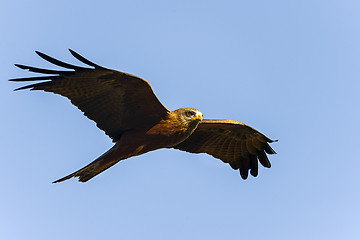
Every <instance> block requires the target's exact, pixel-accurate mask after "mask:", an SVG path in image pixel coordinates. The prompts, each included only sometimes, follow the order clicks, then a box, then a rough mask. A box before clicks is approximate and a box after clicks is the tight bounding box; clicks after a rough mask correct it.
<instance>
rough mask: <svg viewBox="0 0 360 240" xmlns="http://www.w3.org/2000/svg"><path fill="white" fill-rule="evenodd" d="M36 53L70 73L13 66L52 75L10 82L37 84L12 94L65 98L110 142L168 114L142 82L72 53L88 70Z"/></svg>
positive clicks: (152, 124)
mask: <svg viewBox="0 0 360 240" xmlns="http://www.w3.org/2000/svg"><path fill="white" fill-rule="evenodd" d="M69 50H70V49H69ZM36 53H37V54H38V55H39V56H40V57H41V58H43V59H44V60H46V61H48V62H50V63H52V64H54V65H57V66H60V67H63V68H66V69H70V70H67V71H59V70H49V69H42V68H36V67H30V66H25V65H20V64H15V65H16V66H17V67H19V68H21V69H26V70H29V71H31V72H35V73H43V74H52V75H49V76H40V77H29V78H18V79H10V81H18V82H27V81H41V82H39V83H34V84H30V85H26V86H23V87H20V88H17V89H15V90H22V89H30V90H43V91H46V92H52V93H55V94H59V95H62V96H64V97H66V98H68V99H69V100H70V101H71V103H73V104H74V105H75V106H77V107H78V108H79V109H80V110H81V111H82V112H83V113H84V115H85V116H87V117H88V118H89V119H91V120H94V121H95V122H96V125H97V126H98V127H99V128H100V129H102V130H104V131H105V133H106V134H107V135H108V136H110V137H111V138H112V139H113V141H117V140H118V139H119V138H120V137H121V135H122V133H123V132H125V131H127V130H129V129H137V128H139V127H142V128H146V127H152V126H154V125H155V124H156V123H158V122H159V121H160V120H161V119H164V118H165V117H166V116H167V114H168V113H169V111H168V110H167V109H166V108H165V107H164V106H163V105H162V104H161V103H160V101H159V100H158V99H157V98H156V96H155V94H154V92H153V91H152V89H151V86H150V84H149V83H148V82H147V81H146V80H144V79H141V78H139V77H136V76H133V75H130V74H127V73H123V72H119V71H115V70H111V69H107V68H104V67H101V66H99V65H97V64H95V63H93V62H91V61H89V60H87V59H85V58H84V57H82V56H80V55H79V54H78V53H76V52H74V51H73V50H70V53H71V54H72V55H73V56H74V57H75V58H76V59H77V60H79V61H80V62H82V63H85V64H86V65H88V66H90V67H80V66H75V65H72V64H69V63H65V62H62V61H60V60H57V59H55V58H53V57H50V56H48V55H46V54H44V53H41V52H36Z"/></svg>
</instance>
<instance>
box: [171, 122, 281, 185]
mask: <svg viewBox="0 0 360 240" xmlns="http://www.w3.org/2000/svg"><path fill="white" fill-rule="evenodd" d="M271 142H273V140H271V139H269V138H268V137H266V136H265V135H263V134H262V133H260V132H258V131H257V130H255V129H253V128H252V127H250V126H247V125H245V124H243V123H240V122H238V121H234V120H209V119H204V120H203V121H202V122H201V123H200V124H199V126H198V128H197V129H196V130H195V131H194V132H193V134H192V135H191V136H190V137H189V138H187V139H186V140H185V141H183V142H182V143H180V144H178V145H176V146H174V147H173V148H175V149H179V150H183V151H187V152H191V153H207V154H210V155H212V156H214V157H215V158H219V159H221V160H222V161H223V162H225V163H229V164H230V166H231V167H232V168H233V169H239V171H240V175H241V177H242V178H243V179H246V178H247V177H248V174H249V170H250V174H251V175H252V176H254V177H256V176H257V175H258V161H259V162H260V163H261V165H263V166H264V167H267V168H269V167H270V166H271V164H270V161H269V159H268V157H267V155H266V153H268V154H275V151H274V150H273V149H272V148H271V147H270V145H269V144H268V143H271Z"/></svg>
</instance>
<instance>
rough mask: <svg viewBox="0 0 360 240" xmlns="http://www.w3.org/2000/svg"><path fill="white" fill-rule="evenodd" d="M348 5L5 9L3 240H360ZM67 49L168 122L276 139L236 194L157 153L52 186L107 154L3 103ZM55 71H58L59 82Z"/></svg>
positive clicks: (39, 107) (359, 30) (359, 7)
mask: <svg viewBox="0 0 360 240" xmlns="http://www.w3.org/2000/svg"><path fill="white" fill-rule="evenodd" d="M359 12H360V2H359V1H355V0H354V1H350V0H342V1H334V0H326V1H321V0H319V1H310V0H302V1H285V0H283V1H281V0H274V1H265V0H262V1H261V0H259V1H243V0H241V1H136V0H135V1H134V0H133V1H70V0H63V1H36V0H34V1H10V0H5V1H3V2H2V7H1V8H0V22H1V31H2V34H1V35H2V36H1V38H0V50H1V54H0V79H1V81H0V91H1V93H0V109H1V118H0V122H1V125H0V132H1V135H0V149H1V157H0V159H1V161H0V163H1V168H0V172H1V174H0V189H1V197H0V212H1V214H0V226H1V227H0V238H1V239H360V228H359V220H360V217H359V215H360V207H359V202H360V194H359V182H360V176H359V168H360V159H359V156H358V152H356V149H358V148H359V120H360V114H359V105H360V101H359V100H360V97H359V87H360V84H359V82H360V68H359V66H360V46H359V43H360V24H359V23H360V14H359ZM68 48H72V49H74V50H75V51H77V52H79V53H80V54H82V55H83V56H85V57H87V58H88V59H90V60H92V61H94V62H96V63H98V64H100V65H103V66H105V67H108V68H113V69H117V70H121V71H125V72H128V73H132V74H135V75H137V76H140V77H142V78H145V79H147V80H148V81H149V82H150V84H151V85H152V87H153V90H154V92H155V93H156V95H157V96H158V98H159V99H160V101H162V102H163V104H164V105H165V106H166V107H168V108H169V109H171V110H174V109H177V108H179V107H195V108H197V109H199V110H201V111H202V112H203V114H204V117H205V118H228V119H235V120H239V121H241V122H244V123H246V124H249V125H251V126H252V127H254V128H256V129H258V130H259V131H261V132H263V133H264V134H266V135H267V136H268V137H270V138H273V139H279V140H280V141H279V142H278V143H274V144H272V147H273V148H274V149H275V150H276V151H277V152H278V154H277V155H272V156H270V161H271V163H272V168H271V169H265V168H262V167H261V168H260V169H259V176H258V177H257V178H253V177H249V179H248V180H246V181H243V180H242V179H241V178H240V176H239V173H238V172H237V171H234V170H232V169H231V168H230V166H228V165H226V164H224V163H222V162H221V161H220V160H217V159H214V158H212V157H211V156H209V155H205V154H198V155H195V154H189V153H185V152H181V151H177V150H158V151H154V152H151V153H148V154H145V155H142V156H139V157H135V158H132V159H130V160H126V161H122V162H120V163H118V164H117V165H116V166H114V167H112V168H111V169H109V170H107V171H106V172H104V173H102V174H100V175H99V176H97V177H96V178H94V179H92V180H91V181H89V182H87V183H85V184H81V183H78V182H77V181H76V180H74V179H73V180H70V181H66V182H64V183H61V184H52V183H51V182H52V181H53V180H56V179H58V178H60V177H63V176H65V175H67V174H69V173H71V172H73V171H75V170H77V169H79V168H81V167H83V166H84V165H86V164H87V163H89V162H91V161H92V160H94V159H95V158H97V157H98V156H99V155H101V154H102V153H103V152H105V151H106V150H107V149H109V148H110V147H111V146H112V143H111V141H110V139H109V138H108V137H107V136H106V135H105V134H104V133H103V132H102V131H101V130H99V129H97V128H96V126H95V124H94V122H92V121H90V120H88V119H86V118H85V117H84V116H83V115H82V113H81V112H80V111H78V110H77V109H76V108H75V107H74V106H72V105H71V104H70V103H69V101H68V100H67V99H65V98H63V97H60V96H55V95H53V94H48V93H44V92H30V91H22V92H13V91H12V90H13V89H14V88H16V87H19V86H22V85H21V84H17V83H13V82H8V81H7V79H9V78H16V77H26V76H34V74H31V73H29V72H25V71H21V70H19V69H17V68H15V67H14V66H13V64H14V63H21V64H28V65H33V66H38V67H52V66H51V65H50V64H48V63H46V62H44V61H43V60H42V59H40V58H39V57H38V56H37V55H36V54H35V53H34V50H39V51H42V52H44V53H47V54H49V55H51V56H53V57H56V58H59V59H61V60H64V61H68V62H71V63H77V62H76V60H74V59H73V58H72V57H71V55H70V54H69V52H68V51H67V49H68ZM55 69H56V67H55Z"/></svg>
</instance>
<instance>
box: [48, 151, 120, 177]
mask: <svg viewBox="0 0 360 240" xmlns="http://www.w3.org/2000/svg"><path fill="white" fill-rule="evenodd" d="M115 146H116V145H115ZM115 146H114V147H112V148H110V149H109V150H108V151H107V152H105V153H104V154H103V155H101V156H100V157H98V158H97V159H96V160H94V161H93V162H91V163H90V164H89V165H87V166H85V167H83V168H81V169H80V170H78V171H76V172H74V173H72V174H70V175H67V176H66V177H63V178H60V179H58V180H56V181H54V182H53V183H58V182H62V181H65V180H68V179H70V178H72V177H78V178H79V182H86V181H89V180H90V179H91V178H93V177H95V176H96V175H98V174H99V173H101V172H103V171H105V170H106V169H108V168H109V167H111V166H112V165H114V164H115V163H117V162H119V161H120V160H122V158H121V157H120V156H119V155H118V154H116V148H115Z"/></svg>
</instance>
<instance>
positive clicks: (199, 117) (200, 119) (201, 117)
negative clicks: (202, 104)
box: [193, 112, 203, 122]
mask: <svg viewBox="0 0 360 240" xmlns="http://www.w3.org/2000/svg"><path fill="white" fill-rule="evenodd" d="M193 119H195V120H199V121H200V122H201V121H202V119H203V114H202V113H201V112H196V115H195V116H194V117H193Z"/></svg>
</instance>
